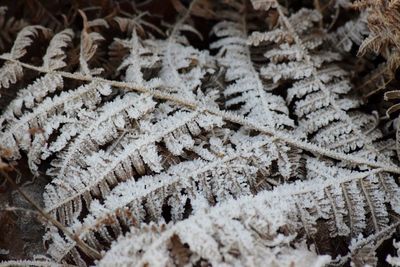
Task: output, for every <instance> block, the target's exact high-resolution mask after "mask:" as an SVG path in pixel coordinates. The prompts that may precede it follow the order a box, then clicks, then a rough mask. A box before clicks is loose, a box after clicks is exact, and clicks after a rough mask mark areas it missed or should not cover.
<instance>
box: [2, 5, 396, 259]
mask: <svg viewBox="0 0 400 267" xmlns="http://www.w3.org/2000/svg"><path fill="white" fill-rule="evenodd" d="M212 7H213V9H214V10H215V11H216V12H217V13H218V14H219V16H218V19H216V21H214V25H213V27H212V29H211V32H210V34H209V37H208V38H209V39H210V40H212V41H211V42H210V44H209V47H208V48H207V49H205V48H203V49H200V48H199V46H197V44H196V42H195V41H193V40H197V39H199V40H201V38H203V36H202V34H201V33H200V32H199V29H197V28H196V26H198V25H196V21H195V20H194V19H193V18H192V17H191V12H200V11H199V10H201V8H203V7H202V5H201V1H192V2H191V4H190V6H189V7H187V8H185V12H183V13H182V14H181V15H180V16H179V17H178V19H177V21H176V22H175V23H173V24H172V25H169V24H165V25H163V27H161V28H158V27H156V26H154V25H153V24H152V23H150V22H148V21H146V20H144V19H143V18H142V15H143V14H139V15H138V16H137V17H129V16H126V14H125V16H124V17H115V18H113V19H112V20H110V19H107V20H106V19H94V20H90V19H88V18H87V16H86V14H85V12H83V11H82V10H80V11H79V12H78V13H79V14H80V16H81V17H82V29H81V31H80V32H75V31H74V30H72V29H70V28H67V29H64V30H61V31H59V32H58V33H55V34H54V33H53V32H52V31H51V30H50V29H47V28H45V27H43V26H40V25H38V26H27V27H25V28H23V29H22V30H21V31H20V32H19V33H18V35H17V36H16V38H15V41H14V43H13V45H12V48H11V50H10V52H8V53H4V54H2V55H0V59H2V61H3V65H2V66H1V74H0V77H1V80H0V85H1V92H6V91H7V90H10V89H13V90H16V91H17V92H16V96H15V97H14V98H13V100H12V101H10V103H9V104H8V106H7V107H6V108H5V110H4V111H3V112H2V115H1V118H0V123H1V136H0V151H1V156H2V161H1V162H3V161H4V162H7V163H10V164H11V163H12V162H15V161H18V160H21V158H25V159H26V161H27V163H28V165H29V168H30V170H31V172H32V173H33V174H34V175H35V176H41V175H46V176H47V177H49V182H48V184H47V186H46V187H45V189H44V193H43V202H44V211H45V212H46V213H48V214H49V215H50V216H52V218H53V219H54V220H57V221H58V222H59V223H60V225H61V227H60V225H58V224H57V225H54V224H53V223H51V222H47V224H46V230H47V232H46V234H45V235H44V237H43V238H44V241H45V242H44V243H45V244H46V247H47V254H48V255H47V256H49V257H51V258H52V260H53V261H54V262H57V263H67V264H73V265H78V266H85V265H90V264H93V263H95V264H98V265H99V266H115V265H118V266H133V265H134V266H136V265H137V266H175V265H178V266H184V265H185V266H197V265H200V264H201V265H203V264H207V265H212V266H219V265H233V266H260V265H265V264H266V265H268V266H292V265H293V264H296V265H299V266H311V265H314V266H323V265H325V264H336V265H343V264H346V263H347V262H348V261H352V264H359V263H360V262H363V263H364V264H374V262H375V263H376V257H375V256H374V255H375V254H374V253H375V250H376V248H377V247H378V246H379V245H380V244H381V243H382V242H383V241H384V240H386V239H389V238H391V236H392V235H393V233H394V232H395V231H396V228H397V226H398V225H399V221H398V214H399V213H400V202H399V201H400V199H399V198H400V191H399V188H398V185H397V183H396V180H395V179H396V175H398V174H399V173H400V169H399V167H398V166H397V165H396V162H395V159H394V155H395V151H394V148H393V144H394V141H393V140H391V139H390V138H389V137H387V136H385V135H384V134H383V133H382V132H381V130H380V129H379V127H378V124H379V120H378V118H377V116H375V115H371V114H369V113H367V112H366V111H365V109H364V107H363V103H362V101H360V100H359V98H357V97H356V96H355V95H354V94H353V91H352V88H353V84H352V82H351V80H350V73H349V71H348V70H347V68H346V64H347V63H346V62H345V61H344V60H343V55H345V53H347V52H349V49H350V48H351V46H352V42H354V43H355V45H357V44H358V45H359V43H360V42H359V39H360V38H361V37H360V36H361V35H362V34H363V33H362V32H361V33H359V35H354V36H352V37H351V38H350V40H346V43H345V45H343V46H338V47H333V46H334V45H335V41H334V40H335V38H343V37H340V36H342V35H343V32H345V31H346V27H349V26H343V28H338V30H337V31H336V33H327V31H326V29H324V23H323V17H322V15H321V13H320V12H319V11H318V10H316V9H315V10H314V9H306V8H301V9H298V10H295V9H294V10H292V9H288V10H287V9H286V8H284V7H283V6H282V5H281V4H280V3H278V2H277V1H275V0H273V1H260V0H254V1H252V3H250V2H248V1H245V0H232V1H226V2H225V1H221V2H219V1H216V2H215V3H212ZM263 16H266V17H267V18H271V19H267V20H265V19H263ZM358 22H359V21H358ZM360 27H361V26H360ZM110 31H111V32H118V37H115V38H112V40H110V39H109V34H110ZM164 32H165V35H164ZM115 36H117V35H115ZM193 36H195V37H193ZM39 41H40V42H43V43H46V49H42V51H41V52H42V55H41V59H38V58H37V57H35V58H32V57H29V55H30V54H31V53H32V51H31V49H33V47H34V45H35V44H36V42H39ZM349 47H350V48H349ZM105 54H108V55H109V56H110V60H109V61H107V62H105V61H104V60H102V56H104V55H105ZM71 235H72V236H73V237H76V238H77V239H72V238H71ZM327 238H328V239H329V240H330V242H325V243H324V242H319V241H318V240H319V239H322V240H324V239H327ZM77 240H81V241H82V242H84V244H85V245H87V246H88V247H90V248H91V249H93V250H94V251H97V252H98V255H101V257H97V256H96V255H97V254H92V255H87V253H85V249H84V248H82V243H80V242H76V241H77ZM335 242H341V243H343V244H345V246H344V247H345V249H343V250H341V251H338V250H336V249H335V246H334V243H335ZM100 252H102V253H101V254H100ZM371 255H372V256H371ZM392 260H395V258H392Z"/></svg>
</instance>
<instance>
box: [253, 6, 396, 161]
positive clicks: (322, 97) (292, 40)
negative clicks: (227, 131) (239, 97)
mask: <svg viewBox="0 0 400 267" xmlns="http://www.w3.org/2000/svg"><path fill="white" fill-rule="evenodd" d="M281 16H283V17H281V18H280V24H279V25H280V26H279V27H277V28H276V29H274V30H272V31H270V32H266V33H258V32H255V33H253V34H252V36H251V37H250V39H249V41H250V42H251V43H252V44H254V45H256V46H259V45H263V46H270V47H271V48H270V50H269V51H268V52H266V53H265V54H264V56H265V57H266V58H268V59H269V60H270V63H269V64H267V65H266V66H263V67H262V68H261V70H260V72H261V75H262V76H263V77H264V78H265V79H268V80H272V81H273V82H274V83H276V84H278V85H279V84H281V83H282V84H283V83H284V82H285V81H288V80H289V81H294V82H292V83H291V86H289V88H287V96H286V100H287V103H288V105H289V106H290V107H292V108H291V109H290V111H291V113H292V115H294V116H295V117H296V118H297V122H298V128H297V131H299V132H301V133H306V134H307V138H308V140H310V141H311V142H312V143H315V144H318V145H320V146H323V147H327V148H329V149H332V150H336V151H341V152H345V153H355V154H357V155H362V156H364V157H367V158H369V159H374V160H377V159H379V160H383V161H389V156H391V155H392V154H393V151H392V149H390V147H389V146H387V142H393V141H391V140H382V133H381V132H380V131H379V130H378V129H376V125H377V123H378V121H377V119H376V118H374V116H372V115H368V114H365V113H364V112H360V111H358V108H359V106H360V104H361V103H360V101H359V100H358V99H356V98H352V97H350V96H347V94H348V93H349V91H350V89H351V83H350V81H349V78H348V76H349V74H348V73H347V72H346V71H345V70H343V69H341V68H340V67H339V66H338V65H337V64H335V61H338V60H340V58H341V57H340V55H339V54H338V53H335V52H327V51H325V52H324V53H323V54H321V52H320V50H318V49H317V48H318V47H319V46H321V45H322V42H323V38H322V37H323V34H322V33H321V32H320V31H319V30H318V29H317V28H316V26H317V24H316V23H317V22H318V21H319V20H320V19H321V16H320V15H319V13H318V12H316V11H314V10H307V9H301V10H300V11H298V12H297V13H295V14H292V15H291V16H290V17H289V18H287V17H285V16H284V15H283V14H282V15H281ZM305 17H308V18H309V19H308V20H304V18H305ZM381 141H382V142H383V143H382V142H381ZM382 144H383V145H382ZM382 149H384V150H383V151H382Z"/></svg>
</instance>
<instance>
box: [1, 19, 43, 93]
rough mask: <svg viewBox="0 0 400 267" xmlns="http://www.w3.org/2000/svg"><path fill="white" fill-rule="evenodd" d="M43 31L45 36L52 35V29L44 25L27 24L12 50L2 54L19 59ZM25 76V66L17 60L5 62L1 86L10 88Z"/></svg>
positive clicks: (4, 56) (5, 56) (2, 67)
mask: <svg viewBox="0 0 400 267" xmlns="http://www.w3.org/2000/svg"><path fill="white" fill-rule="evenodd" d="M40 33H42V34H43V35H44V36H45V37H49V36H50V35H51V31H50V30H48V29H47V28H45V27H43V26H39V25H37V26H26V27H25V28H23V29H22V30H21V31H20V32H19V33H18V35H17V37H16V39H15V41H14V43H13V46H12V48H11V50H10V52H8V53H5V54H2V57H3V58H7V59H13V60H18V59H20V58H22V57H23V56H25V55H26V53H27V49H28V47H29V46H30V45H31V44H32V42H33V39H34V38H36V37H38V35H39V34H40ZM22 76H23V68H22V66H21V65H20V64H18V63H17V62H11V61H8V62H5V63H4V65H3V66H1V68H0V88H9V87H10V85H12V84H14V83H16V82H17V81H18V80H19V79H21V78H22Z"/></svg>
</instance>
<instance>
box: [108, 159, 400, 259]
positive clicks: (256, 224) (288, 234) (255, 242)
mask: <svg viewBox="0 0 400 267" xmlns="http://www.w3.org/2000/svg"><path fill="white" fill-rule="evenodd" d="M308 164H309V165H310V167H312V168H313V170H311V171H310V178H312V180H310V181H306V182H299V183H296V184H292V185H282V186H280V187H277V188H275V190H274V191H272V192H268V191H267V192H262V193H259V194H258V195H257V196H255V197H250V196H245V197H242V198H239V199H238V200H230V201H227V202H225V203H224V204H221V205H218V206H217V207H214V208H212V209H209V208H207V207H206V206H205V207H204V206H203V210H200V211H199V212H198V213H196V214H195V215H194V216H191V217H189V218H188V219H186V220H183V221H181V222H177V223H175V224H172V223H170V224H169V225H167V226H155V225H152V224H150V226H148V227H139V228H133V229H131V233H130V234H128V235H127V236H126V237H124V238H121V239H120V240H118V242H116V243H115V244H114V246H113V247H112V248H111V250H110V251H109V252H108V253H107V254H106V255H105V257H104V259H103V261H102V262H100V264H104V266H108V265H110V263H111V262H114V264H120V265H118V266H129V265H135V266H165V265H169V264H172V265H173V264H174V262H175V261H176V260H177V259H179V260H181V261H182V260H183V261H185V264H189V265H196V264H200V263H203V264H210V265H212V266H218V265H221V264H227V265H232V266H260V265H263V264H265V265H267V266H273V264H278V263H279V264H283V266H290V265H289V262H290V261H295V262H297V261H298V264H299V266H303V265H301V264H305V265H304V266H306V265H307V264H313V263H314V264H317V263H320V264H321V265H316V266H323V265H324V264H326V263H328V262H329V261H330V257H329V256H325V257H323V256H319V257H315V256H314V257H313V256H312V251H311V252H309V253H311V254H310V255H309V257H305V258H304V257H300V258H291V257H290V253H289V252H288V250H289V251H291V250H292V249H293V247H294V248H296V247H298V246H300V247H303V246H302V240H303V239H304V238H305V237H306V236H308V237H310V236H313V235H314V234H316V233H317V223H319V224H320V223H323V224H327V226H328V229H329V231H330V235H331V236H332V237H333V236H336V235H344V236H347V235H348V234H349V232H350V231H351V232H353V231H354V232H353V234H354V236H357V232H358V233H360V231H361V232H362V231H364V230H366V229H367V228H366V225H367V222H368V221H369V219H370V218H371V217H370V216H372V217H373V215H371V213H370V211H371V210H374V212H375V213H376V214H379V215H380V216H379V218H377V221H379V227H380V228H379V229H380V230H384V229H387V228H388V227H390V225H391V223H390V222H389V216H388V214H387V211H386V207H385V204H384V203H383V202H382V203H378V202H374V201H376V200H377V199H380V197H379V194H382V193H384V192H382V191H381V190H380V189H377V188H376V186H375V184H376V182H377V181H376V176H377V175H379V171H377V172H369V171H367V172H354V171H350V170H345V169H337V168H331V167H328V166H326V165H324V164H322V163H320V162H316V161H315V160H313V159H311V160H310V161H309V163H308ZM331 175H334V176H331ZM317 176H318V178H317ZM396 188H398V187H397V186H396ZM396 190H398V189H396ZM299 203H302V206H299ZM372 203H373V204H372ZM303 204H304V206H303ZM371 204H372V206H370V205H371ZM398 205H399V202H396V203H395V206H392V208H395V209H398ZM278 207H279V208H278ZM132 215H133V216H134V213H133V214H132ZM133 218H135V217H133ZM354 222H356V224H354ZM319 226H320V225H319ZM320 227H321V226H320ZM362 229H363V230H362ZM300 233H305V234H306V235H301V234H300ZM175 246H180V247H181V251H175V250H174V249H173V248H174V247H175ZM303 248H304V247H303ZM314 255H315V254H314ZM303 260H304V261H305V262H302V261H303ZM306 260H309V261H311V262H308V261H306ZM314 261H315V262H314ZM292 263H293V262H292ZM279 266H280V265H279ZM307 266H310V265H307Z"/></svg>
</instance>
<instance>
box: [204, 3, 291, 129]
mask: <svg viewBox="0 0 400 267" xmlns="http://www.w3.org/2000/svg"><path fill="white" fill-rule="evenodd" d="M230 9H231V10H230ZM247 12H251V11H247V10H246V6H245V3H244V2H243V3H241V2H240V1H237V5H232V6H228V5H223V6H222V7H221V12H220V13H221V16H223V17H224V19H226V20H224V21H221V22H219V23H218V24H216V25H215V26H214V28H213V33H214V34H215V35H216V36H217V37H218V38H219V40H218V41H217V42H214V43H212V44H211V46H210V47H211V48H212V49H219V51H218V54H217V62H218V64H219V66H220V67H221V68H222V69H223V70H224V71H225V74H224V75H225V82H226V83H227V87H226V88H225V90H224V91H223V94H224V96H225V98H226V99H225V107H226V108H228V109H233V110H235V109H237V111H238V114H240V115H243V116H245V117H246V118H248V119H250V120H253V121H256V122H257V123H260V124H262V125H268V126H272V127H274V128H283V127H293V126H294V124H293V121H292V120H291V119H290V118H289V116H288V113H289V111H288V109H287V107H286V104H285V101H284V99H283V98H282V97H280V96H278V95H273V94H272V93H270V92H267V91H266V90H267V88H265V86H264V84H263V82H262V80H261V78H260V77H259V73H258V71H257V70H256V68H255V66H254V63H253V62H252V59H251V53H250V46H249V45H248V44H247V38H248V36H247V34H248V31H249V30H248V25H247V24H248V23H249V22H248V21H246V20H247V15H248V14H247ZM225 17H226V18H225Z"/></svg>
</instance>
